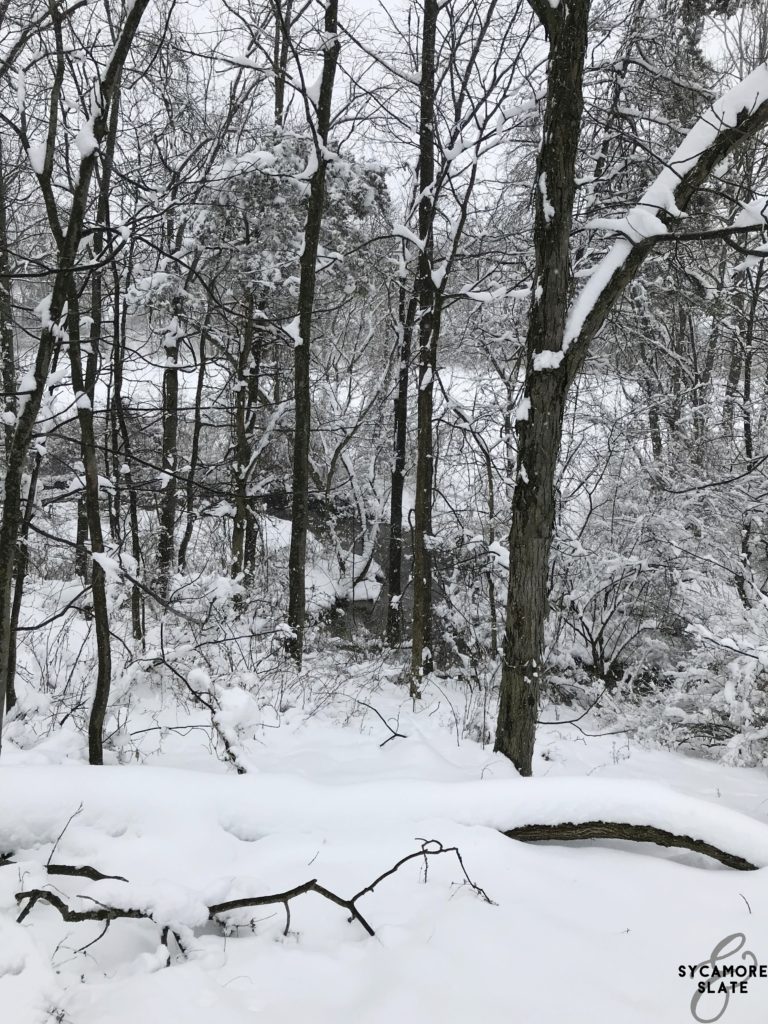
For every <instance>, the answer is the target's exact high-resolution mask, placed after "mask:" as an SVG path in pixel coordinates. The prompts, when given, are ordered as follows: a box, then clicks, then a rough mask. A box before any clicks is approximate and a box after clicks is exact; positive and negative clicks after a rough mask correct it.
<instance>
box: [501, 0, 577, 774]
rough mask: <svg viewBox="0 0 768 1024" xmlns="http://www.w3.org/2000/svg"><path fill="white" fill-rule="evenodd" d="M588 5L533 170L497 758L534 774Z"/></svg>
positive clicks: (568, 34) (566, 52) (563, 58)
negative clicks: (539, 359)
mask: <svg viewBox="0 0 768 1024" xmlns="http://www.w3.org/2000/svg"><path fill="white" fill-rule="evenodd" d="M589 7H590V4H589V0H563V2H562V3H561V4H560V6H559V7H558V8H556V9H550V14H548V15H547V29H548V34H549V39H550V53H549V66H548V71H547V79H548V92H547V103H546V107H545V111H544V124H543V128H542V145H541V150H540V153H539V159H538V164H537V168H536V175H537V182H536V185H537V187H536V189H535V196H536V210H535V223H534V246H535V251H536V268H535V274H534V291H533V296H532V299H531V312H530V317H529V322H528V332H527V336H526V381H525V394H524V397H525V400H526V401H527V402H528V403H529V405H528V415H527V418H525V419H520V420H518V422H517V433H518V444H517V480H516V485H515V491H514V495H513V499H512V526H511V531H510V538H509V550H510V573H509V594H508V600H507V617H506V631H505V639H504V663H503V668H502V679H501V695H500V703H499V719H498V725H497V730H496V750H498V751H501V753H503V754H505V755H506V756H507V757H509V758H510V759H511V760H512V761H513V762H514V764H515V765H516V767H517V768H518V770H519V771H520V772H521V773H522V774H524V775H530V774H531V761H532V757H533V741H534V729H532V728H531V723H533V724H534V726H535V721H536V717H537V713H538V703H539V690H540V686H541V673H542V656H543V647H544V623H545V621H546V617H547V612H548V602H547V577H548V569H549V552H550V546H551V542H552V533H553V529H554V522H555V471H556V468H557V459H558V455H559V450H560V440H561V437H562V429H563V414H564V411H565V402H566V398H567V394H568V385H569V381H568V370H567V366H566V363H565V361H563V362H562V363H561V364H560V365H559V366H558V367H557V368H556V369H552V370H549V371H547V372H535V370H534V366H533V362H534V357H535V356H536V355H537V353H540V352H544V351H546V350H551V349H559V348H560V346H561V342H562V338H563V334H564V331H565V321H566V316H567V312H568V297H569V283H570V261H569V256H570V252H569V240H570V233H571V226H572V220H573V199H574V194H575V188H576V186H575V167H576V156H577V152H578V146H579V137H580V125H581V111H582V107H583V76H584V55H585V53H586V47H587V21H588V17H589Z"/></svg>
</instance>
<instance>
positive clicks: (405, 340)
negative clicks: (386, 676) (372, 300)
mask: <svg viewBox="0 0 768 1024" xmlns="http://www.w3.org/2000/svg"><path fill="white" fill-rule="evenodd" d="M416 301H417V300H416V296H415V295H413V296H412V297H411V299H410V300H408V297H407V292H406V287H405V278H404V275H403V278H401V281H400V287H399V296H398V311H397V332H398V338H397V344H398V347H399V349H400V362H399V368H398V375H397V393H396V395H395V408H394V413H395V415H394V437H393V452H392V455H393V458H392V489H391V492H390V500H389V550H388V567H387V587H388V594H389V603H388V604H387V626H386V635H387V643H388V644H390V645H391V646H392V647H399V646H400V643H401V642H402V639H403V608H402V596H403V488H404V486H405V456H406V442H407V438H408V433H407V431H408V380H409V376H410V367H411V339H412V336H413V320H414V317H415V315H416Z"/></svg>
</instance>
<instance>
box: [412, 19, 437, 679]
mask: <svg viewBox="0 0 768 1024" xmlns="http://www.w3.org/2000/svg"><path fill="white" fill-rule="evenodd" d="M438 11H439V6H438V0H424V17H423V22H422V31H421V78H420V84H419V240H420V245H421V251H420V253H419V266H418V275H417V281H416V296H417V299H418V312H417V314H416V316H417V321H418V325H417V327H418V338H419V377H418V381H419V394H418V399H417V406H416V420H417V428H416V429H417V443H416V498H415V506H414V531H413V635H412V647H411V695H412V696H417V695H418V693H419V686H420V680H421V679H423V677H424V676H426V675H428V674H429V673H430V672H431V671H432V669H433V666H434V661H433V656H432V641H431V636H432V628H431V627H432V552H431V541H432V484H433V470H434V466H433V438H432V429H433V424H432V411H433V391H434V386H435V373H436V371H437V337H438V326H437V325H438V320H439V315H438V313H437V310H436V309H435V302H436V293H437V291H436V288H435V285H434V282H433V281H432V257H433V255H434V235H433V220H434V216H433V205H434V203H433V195H432V190H433V187H434V181H435V37H436V33H437V15H438Z"/></svg>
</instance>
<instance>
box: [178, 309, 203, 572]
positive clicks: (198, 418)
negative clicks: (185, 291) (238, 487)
mask: <svg viewBox="0 0 768 1024" xmlns="http://www.w3.org/2000/svg"><path fill="white" fill-rule="evenodd" d="M209 312H210V311H209ZM207 340H208V317H207V316H206V322H205V324H204V325H203V329H202V331H201V332H200V343H199V349H198V364H197V385H196V387H195V413H194V419H193V421H192V445H191V447H190V452H189V469H188V471H187V479H186V502H185V507H186V514H187V522H186V525H185V527H184V536H183V537H182V538H181V543H180V544H179V569H180V570H181V571H182V572H184V570H185V568H186V565H187V550H188V548H189V542H190V541H191V539H192V532H193V530H194V528H195V522H196V520H197V512H196V511H195V479H196V477H197V463H198V461H199V458H200V434H201V432H202V429H203V388H204V386H205V374H206V366H207V362H208V358H207Z"/></svg>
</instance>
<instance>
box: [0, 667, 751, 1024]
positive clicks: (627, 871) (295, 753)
mask: <svg viewBox="0 0 768 1024" xmlns="http://www.w3.org/2000/svg"><path fill="white" fill-rule="evenodd" d="M367 671H368V670H367V668H366V665H365V664H361V665H358V666H357V667H356V668H355V669H354V671H351V670H350V671H348V672H347V673H346V674H345V676H344V682H343V685H339V683H338V680H336V681H335V682H333V681H329V678H328V677H327V675H324V674H323V673H324V669H323V665H322V664H321V663H320V662H319V661H318V662H316V663H313V662H312V660H311V659H310V661H309V663H308V666H307V668H306V670H305V674H304V676H303V681H302V685H301V686H294V687H291V686H282V687H281V691H280V693H272V694H271V699H270V700H267V699H266V698H267V696H269V695H268V694H267V692H266V691H264V692H262V694H261V698H260V700H259V701H258V702H257V703H258V707H259V712H258V715H254V714H253V713H252V712H253V709H251V711H250V712H249V713H248V714H246V713H245V712H244V710H243V708H242V707H237V706H236V705H237V700H234V699H233V705H232V706H231V707H229V708H228V709H226V708H225V710H226V711H227V713H228V714H229V715H230V717H231V720H232V721H233V722H237V723H238V724H237V730H238V732H237V734H238V737H239V740H238V742H239V746H238V757H239V759H240V761H241V763H243V764H244V766H245V767H246V768H247V773H246V774H244V775H237V774H236V773H235V772H234V771H233V769H232V766H231V765H226V764H224V763H223V762H222V760H221V759H220V758H219V757H217V756H216V754H215V752H214V750H213V749H212V745H211V732H210V723H209V722H206V719H205V717H204V716H203V715H201V714H200V712H199V710H198V709H196V708H194V707H193V708H191V709H189V708H185V707H184V706H183V704H182V702H181V701H180V700H177V699H172V695H171V694H170V692H166V693H165V694H159V693H158V691H157V690H154V689H150V688H148V687H144V688H143V689H142V688H141V687H139V688H138V689H137V691H136V692H134V693H133V694H132V697H131V700H132V707H131V715H130V731H131V733H132V736H130V737H129V736H128V733H127V732H126V734H125V737H124V746H123V747H122V755H121V759H122V760H123V761H124V762H128V763H123V764H118V760H119V758H118V756H117V755H114V754H113V755H112V757H111V760H112V762H113V763H112V764H111V765H108V766H105V767H104V768H98V769H97V768H90V767H88V766H87V765H85V763H84V751H83V744H82V739H81V737H80V735H79V734H78V733H76V732H75V731H74V730H73V731H71V732H67V730H66V729H63V730H58V731H57V732H56V733H55V734H52V735H51V736H50V737H48V738H41V739H40V741H39V742H38V743H36V744H35V745H34V746H28V747H27V748H26V749H22V748H21V747H18V746H16V745H14V744H13V743H6V747H5V749H4V751H3V761H2V767H0V853H4V854H6V855H9V856H12V857H13V861H14V862H13V863H6V864H5V865H4V866H2V867H0V1019H2V1021H3V1022H6V1021H7V1022H8V1024H43V1022H49V1021H50V1022H54V1021H55V1022H59V1024H137V1022H139V1024H172V1022H175V1021H179V1022H181V1021H183V1022H184V1024H253V1022H255V1021H260V1022H261V1021H263V1022H268V1024H303V1022H307V1024H346V1022H350V1024H352V1022H355V1024H360V1022H364V1024H379V1022H381V1024H384V1022H386V1024H391V1022H393V1021H396V1022H399V1024H431V1022H440V1024H451V1022H456V1024H458V1022H462V1024H465V1022H474V1021H478V1022H480V1021H482V1022H487V1024H496V1022H499V1024H502V1022H503V1024H529V1022H530V1024H560V1022H563V1021H569V1022H584V1024H587V1022H589V1024H599V1022H603V1021H605V1022H609V1021H610V1022H611V1024H648V1022H650V1021H657V1022H664V1024H666V1022H668V1024H683V1022H685V1021H690V1020H697V1019H698V1020H700V1021H705V1020H707V1021H709V1020H712V1021H713V1020H715V1019H721V1020H723V1021H724V1022H725V1024H765V1021H766V1020H768V978H762V979H761V978H759V977H757V978H755V979H753V980H751V981H749V982H748V985H747V991H746V992H736V993H735V994H732V995H729V996H728V997H727V998H726V996H724V995H722V994H713V995H706V996H704V997H702V999H701V1000H700V1001H699V1002H698V1003H694V1006H693V1010H695V1013H696V1014H697V1015H698V1016H696V1015H694V1012H692V1006H691V1001H692V997H693V996H694V993H695V992H696V985H697V980H698V978H697V980H692V979H691V977H690V973H689V975H688V976H687V977H685V978H681V977H680V976H679V970H678V967H679V965H697V964H700V963H702V962H703V961H709V960H710V956H711V954H712V951H713V950H714V948H715V947H716V946H717V944H718V943H719V942H720V941H721V940H723V939H725V938H726V937H728V936H731V935H733V934H734V933H740V934H741V933H743V935H744V936H745V942H744V949H741V950H736V946H737V945H738V944H739V941H740V940H733V942H732V943H731V947H729V949H728V950H725V951H724V953H723V955H725V954H726V953H729V952H732V955H731V956H730V958H729V959H728V960H724V961H723V962H724V963H725V962H727V963H730V964H733V965H736V964H741V963H742V962H746V963H752V958H747V960H746V961H743V960H742V955H743V954H744V952H745V950H747V949H748V950H751V951H752V952H753V953H754V957H755V958H756V960H757V962H758V963H759V964H766V963H768V868H766V869H763V870H759V871H753V872H740V871H734V870H729V869H725V868H722V867H721V866H720V865H718V864H716V863H715V862H713V861H710V860H708V859H707V858H705V857H703V856H700V855H695V854H690V853H685V852H682V851H670V850H663V849H661V848H658V847H655V846H650V845H642V846H640V845H631V844H626V843H619V842H613V843H611V842H600V843H598V842H589V843H563V844H554V843H547V844H539V845H528V844H524V843H521V842H516V841H513V840H511V839H509V838H507V837H505V836H504V835H503V834H502V833H501V832H500V831H499V829H500V828H504V827H512V826H514V825H516V824H519V823H521V822H524V821H526V820H539V821H542V820H543V821H546V820H557V819H558V817H559V818H561V819H562V820H569V818H568V815H570V816H571V817H572V818H573V817H575V816H576V815H577V814H581V816H582V818H585V819H586V818H588V817H589V815H590V814H595V815H597V814H604V815H607V814H608V813H614V814H623V817H624V818H625V819H626V820H636V821H642V820H643V819H644V818H645V817H648V818H650V819H652V820H655V821H657V822H660V823H661V824H664V823H668V824H669V825H671V826H676V827H677V830H678V831H685V829H686V828H688V829H689V830H690V831H693V830H695V829H697V828H699V827H700V830H701V833H702V834H706V835H708V836H710V837H711V838H713V839H714V840H716V841H718V842H721V843H723V844H724V845H726V846H730V847H731V848H732V849H734V850H739V849H741V850H742V851H743V852H744V854H745V855H747V854H750V855H751V856H753V857H755V858H757V859H758V860H759V859H760V858H761V857H764V859H763V860H762V861H761V862H762V863H765V864H768V779H766V773H765V771H763V770H758V769H744V768H730V767H724V766H722V765H718V764H716V763H713V762H706V761H703V760H699V759H695V758H690V757H686V756H684V755H682V754H677V753H673V752H669V751H661V750H651V749H643V748H641V747H640V746H638V745H637V744H635V743H634V742H633V741H632V739H631V738H630V737H628V736H627V735H626V734H622V733H615V734H613V730H612V729H611V728H610V726H609V725H607V724H606V722H605V721H604V720H603V721H594V720H591V719H590V718H586V719H583V720H582V721H580V722H579V726H580V727H581V728H582V729H585V730H586V731H587V732H595V733H600V732H605V731H607V732H609V733H612V734H609V735H604V736H600V737H594V736H585V735H583V734H582V732H581V731H580V730H579V729H578V728H576V727H575V726H573V725H566V724H562V725H557V726H553V725H549V726H543V727H542V728H541V730H540V735H539V741H538V747H537V757H536V765H535V778H534V779H533V780H532V781H523V780H520V779H518V778H517V776H516V773H515V772H514V770H513V768H512V767H511V765H510V764H509V763H508V762H507V761H505V760H504V759H503V758H501V757H499V756H497V755H494V754H493V752H492V748H491V747H490V746H488V745H486V746H483V745H482V744H480V743H479V742H476V741H473V740H471V739H468V738H466V734H467V732H468V730H467V727H466V726H467V722H466V719H467V716H468V715H469V717H472V718H473V719H475V720H476V719H477V715H478V713H479V714H480V715H481V716H482V708H481V707H480V705H478V704H477V703H475V704H473V706H472V708H471V709H470V711H471V713H470V711H468V700H467V695H466V691H462V690H461V688H460V687H459V686H458V684H454V683H449V682H445V681H443V682H441V683H440V688H439V689H438V688H437V687H436V686H435V687H431V688H430V689H429V690H428V691H427V692H426V693H425V696H424V700H423V701H421V702H420V703H419V705H418V706H417V707H416V708H414V707H413V706H412V705H411V702H410V701H409V700H408V699H407V696H406V694H405V691H404V690H403V689H402V688H401V687H398V686H396V685H395V684H394V683H393V682H391V681H389V682H388V681H386V679H384V680H383V681H382V680H381V679H379V681H378V682H377V683H376V685H375V686H374V684H373V683H372V682H371V680H370V678H369V677H368V676H367V675H366V673H367ZM237 692H238V693H240V694H242V691H237ZM473 699H474V698H473ZM374 709H375V710H374ZM377 712H378V714H377ZM555 714H557V711H556V709H548V712H547V715H548V717H549V718H550V719H551V718H552V716H554V715H555ZM560 714H561V717H563V718H567V717H572V715H573V713H572V712H569V711H567V710H564V711H562V712H560ZM379 716H381V717H379ZM386 723H388V724H386ZM158 725H160V726H163V727H164V728H163V729H158V728H156V727H157V726H158ZM190 725H191V726H195V728H191V729H190V728H187V726H190ZM169 726H170V727H171V728H170V729H168V728H167V727H169ZM393 729H394V731H395V732H397V733H400V734H401V735H398V736H395V735H393V731H392V730H393ZM140 730H148V731H146V732H144V731H140ZM120 742H121V741H120V737H116V738H113V747H116V748H118V749H120ZM734 812H741V813H740V814H736V813H734ZM743 816H748V817H743ZM425 840H431V841H434V842H433V843H432V844H431V845H429V846H427V850H428V851H431V852H430V853H429V854H428V856H427V857H426V858H425V857H421V856H419V857H415V858H414V859H412V860H410V861H407V862H406V863H405V864H403V865H402V866H401V867H400V868H399V869H398V870H397V871H396V872H395V873H393V874H391V875H390V876H389V877H387V878H385V879H384V880H382V881H381V882H380V884H378V885H377V886H376V887H375V889H374V891H372V892H370V893H368V894H366V895H363V896H361V898H360V899H359V901H358V902H357V903H356V907H357V909H358V910H359V912H360V913H361V914H362V915H363V917H364V919H365V921H366V922H368V923H369V924H370V926H371V928H372V929H373V930H374V931H375V935H374V936H373V937H371V936H370V935H369V934H368V933H367V932H366V930H365V928H364V926H363V925H362V923H361V922H360V921H358V920H351V921H350V920H349V913H348V912H347V910H346V909H345V908H344V907H342V906H338V905H335V904H334V903H333V902H331V901H329V900H328V899H326V898H323V897H322V895H318V894H317V893H312V892H310V893H306V894H304V895H300V896H296V898H293V899H291V900H290V902H289V907H290V922H289V926H288V930H287V934H286V909H285V906H284V905H283V904H282V903H277V904H274V905H263V906H255V907H250V908H246V909H243V910H238V911H234V912H231V913H229V914H227V915H223V917H224V919H225V921H226V928H222V927H221V926H220V925H219V924H218V923H213V922H207V917H208V908H209V907H210V906H211V905H214V904H216V903H220V902H222V901H225V900H231V899H242V898H245V897H253V896H263V895H267V894H274V893H282V892H285V891H286V890H290V889H292V888H293V887H296V886H299V885H301V884H302V883H305V882H308V881H310V880H313V879H317V881H318V882H319V883H320V884H321V885H322V886H324V887H326V888H327V889H328V890H330V891H331V892H333V893H335V894H337V895H338V896H340V897H342V898H343V899H349V898H350V897H352V896H353V895H355V894H356V893H358V892H359V891H360V890H363V889H364V888H365V887H366V886H367V885H369V884H370V883H372V882H373V881H374V880H376V879H377V878H379V876H381V875H382V874H384V873H385V872H386V871H387V870H388V869H389V868H391V867H393V866H394V865H395V864H396V863H397V862H398V861H399V860H400V859H401V858H403V857H405V856H406V855H408V854H411V853H415V852H417V851H419V850H421V848H422V843H423V841H425ZM438 844H442V848H446V847H453V846H455V847H457V848H458V850H459V851H460V853H461V858H462V861H463V865H464V868H465V869H466V874H467V875H468V876H469V878H470V879H471V881H472V882H473V883H475V886H476V887H479V889H481V890H482V891H483V892H479V891H477V890H476V889H475V888H473V886H472V885H470V884H468V882H467V878H466V876H465V874H464V871H463V870H462V864H461V863H460V861H459V860H458V858H457V857H456V855H455V854H453V853H450V852H445V853H443V854H438V853H437V851H438V850H439V849H440V848H441V847H440V846H439V845H438ZM763 851H765V852H764V853H763ZM47 862H49V863H51V864H68V865H74V866H82V865H84V864H87V865H90V866H92V867H94V868H96V869H97V870H99V871H101V872H103V873H105V874H108V875H119V876H123V878H124V879H127V881H120V880H116V879H101V880H98V881H95V880H91V879H88V878H84V877H74V878H72V877H53V876H52V875H51V874H50V873H49V872H46V867H45V865H46V863H47ZM425 862H426V869H425ZM35 888H47V889H49V890H51V891H53V892H55V893H57V894H59V895H60V897H61V899H62V900H63V902H64V904H66V906H68V907H69V908H70V909H77V910H81V911H82V910H86V909H93V908H104V907H113V908H121V907H122V908H125V907H131V908H134V909H140V910H142V911H143V912H145V913H147V914H151V915H152V919H140V920H136V919H118V920H114V921H111V922H110V923H109V927H108V928H107V930H106V932H104V922H102V921H98V922H97V921H85V922H72V921H70V922H65V921H63V920H62V918H61V915H60V913H59V911H58V910H57V909H55V908H54V907H53V906H50V905H46V904H45V903H44V902H38V903H37V904H36V905H35V906H34V907H33V908H32V909H31V911H30V913H29V914H28V915H27V916H26V918H25V919H24V920H23V922H22V923H20V924H19V923H17V917H18V915H19V911H20V907H24V906H25V905H26V903H27V900H26V899H24V900H22V901H21V902H19V901H17V898H16V894H17V893H18V892H19V891H30V890H32V889H35ZM483 893H484V894H487V896H488V897H489V899H490V900H491V901H492V902H486V900H485V899H484V898H483ZM164 925H167V926H168V927H169V928H170V930H171V932H176V933H177V935H178V936H179V938H180V939H181V943H182V946H183V952H182V950H180V949H179V948H178V945H177V942H176V940H175V939H174V938H173V937H172V936H170V937H168V938H167V941H168V945H167V946H166V945H163V944H162V942H161V937H162V934H161V933H162V927H163V926H164ZM102 932H104V934H102ZM99 936H101V937H99ZM169 959H170V961H171V963H170V966H166V964H167V962H168V960H169ZM758 973H759V972H758ZM721 1010H722V1011H723V1013H722V1016H721V1017H716V1014H719V1013H720V1012H721Z"/></svg>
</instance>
